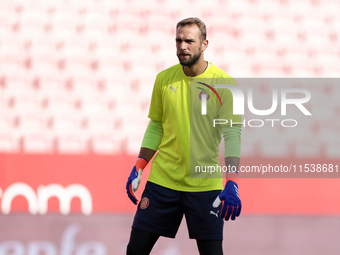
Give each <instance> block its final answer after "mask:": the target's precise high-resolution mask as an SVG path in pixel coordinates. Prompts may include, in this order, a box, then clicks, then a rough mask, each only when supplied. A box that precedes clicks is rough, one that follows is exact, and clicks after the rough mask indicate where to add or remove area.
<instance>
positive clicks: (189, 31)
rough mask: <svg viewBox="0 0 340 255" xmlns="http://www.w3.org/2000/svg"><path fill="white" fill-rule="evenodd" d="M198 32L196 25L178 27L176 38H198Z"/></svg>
mask: <svg viewBox="0 0 340 255" xmlns="http://www.w3.org/2000/svg"><path fill="white" fill-rule="evenodd" d="M199 36H200V30H199V28H198V26H197V25H196V24H192V25H185V26H180V27H178V28H177V30H176V37H192V38H195V37H199Z"/></svg>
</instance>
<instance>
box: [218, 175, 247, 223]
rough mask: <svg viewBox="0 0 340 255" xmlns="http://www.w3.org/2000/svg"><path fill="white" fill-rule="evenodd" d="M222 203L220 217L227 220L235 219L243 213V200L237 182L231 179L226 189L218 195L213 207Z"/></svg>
mask: <svg viewBox="0 0 340 255" xmlns="http://www.w3.org/2000/svg"><path fill="white" fill-rule="evenodd" d="M221 203H222V208H221V213H220V215H219V216H220V217H221V218H224V219H225V220H229V218H231V219H232V220H235V219H236V217H238V216H240V213H241V207H242V206H241V200H240V198H239V196H238V186H237V184H236V183H235V182H233V181H231V180H229V181H228V182H227V184H226V185H225V187H224V190H223V191H222V192H221V193H220V194H219V195H218V196H217V198H216V199H215V201H214V203H213V207H214V208H217V207H218V206H219V205H220V204H221Z"/></svg>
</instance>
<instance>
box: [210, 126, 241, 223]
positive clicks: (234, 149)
mask: <svg viewBox="0 0 340 255" xmlns="http://www.w3.org/2000/svg"><path fill="white" fill-rule="evenodd" d="M222 132H223V138H224V141H225V166H226V167H227V169H228V173H227V175H228V176H227V179H228V180H227V183H226V185H225V188H224V189H223V191H222V192H221V193H220V194H219V196H218V197H217V198H216V200H215V201H214V203H213V206H214V207H215V208H216V207H218V206H219V205H220V204H221V203H222V208H221V213H220V217H221V218H224V219H225V220H229V218H231V219H232V220H235V219H236V217H238V216H239V215H240V213H241V208H242V205H241V200H240V198H239V194H238V184H237V177H238V170H239V164H240V154H241V125H233V126H224V127H222Z"/></svg>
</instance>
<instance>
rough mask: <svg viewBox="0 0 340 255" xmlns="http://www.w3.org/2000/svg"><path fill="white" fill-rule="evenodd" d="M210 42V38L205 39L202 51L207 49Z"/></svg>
mask: <svg viewBox="0 0 340 255" xmlns="http://www.w3.org/2000/svg"><path fill="white" fill-rule="evenodd" d="M208 44H209V41H208V40H204V41H203V42H202V47H201V49H202V51H205V50H206V49H207V47H208Z"/></svg>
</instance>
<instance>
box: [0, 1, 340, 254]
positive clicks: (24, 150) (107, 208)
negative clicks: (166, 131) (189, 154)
mask: <svg viewBox="0 0 340 255" xmlns="http://www.w3.org/2000/svg"><path fill="white" fill-rule="evenodd" d="M339 12H340V1H338V0H323V1H321V0H295V1H292V0H273V1H264V0H247V1H246V0H238V1H237V0H219V1H203V0H182V1H177V0H175V1H170V0H151V1H137V0H121V1H109V0H50V1H42V0H0V226H1V227H0V255H5V254H12V255H14V254H15V255H18V254H20V255H21V254H29V255H57V254H58V255H86V254H88V255H90V254H91V255H99V254H100V255H104V254H105V255H116V254H117V255H118V254H124V253H125V249H126V245H127V242H128V239H129V233H130V227H131V224H132V221H133V217H134V212H135V210H136V207H135V206H134V205H133V204H132V203H131V202H130V201H129V199H128V198H127V195H126V192H125V184H126V180H127V177H128V175H129V174H130V171H131V169H132V166H133V165H134V163H135V160H136V156H137V154H138V152H139V148H140V145H141V141H142V138H143V135H144V131H145V128H146V126H147V124H148V121H149V120H148V118H147V115H148V110H149V103H150V99H151V92H152V88H153V83H154V80H155V77H156V75H157V73H158V72H160V71H162V70H163V69H165V68H167V67H170V66H172V65H174V64H177V63H178V60H177V57H176V54H175V53H176V48H175V27H176V24H177V22H178V21H180V20H182V19H184V18H187V17H192V16H194V17H199V18H200V19H202V20H203V21H204V22H205V24H206V25H207V38H208V40H209V47H208V49H207V51H206V52H205V58H206V60H209V61H210V62H212V63H214V64H215V65H217V66H218V67H220V68H222V69H223V70H224V71H226V72H227V73H228V74H229V75H231V76H232V77H235V78H259V77H261V78H288V77H289V78H337V77H339V73H340V44H339V40H340V30H339V28H340V17H339ZM259 88H260V89H258V90H257V91H256V93H260V94H258V95H261V97H263V98H265V97H268V95H271V91H269V90H268V89H266V87H265V86H262V87H261V86H260V87H259ZM313 91H314V92H312V99H314V100H312V101H311V104H310V105H309V106H310V109H312V112H313V113H316V117H314V118H310V119H308V120H304V121H303V122H302V128H300V129H299V130H298V131H296V132H295V131H293V132H291V133H289V132H284V131H283V130H282V128H281V129H280V128H277V129H273V130H272V131H271V132H265V133H263V131H262V133H261V134H260V133H259V132H258V131H254V130H252V129H249V128H245V129H244V132H243V139H242V155H241V158H242V160H241V164H243V165H254V164H256V165H259V164H261V163H263V164H269V163H271V164H276V165H280V164H287V165H288V164H291V163H293V164H297V165H299V164H311V163H318V164H334V165H336V164H339V162H340V160H339V159H340V140H339V139H340V135H339V134H340V132H339V131H340V123H339V119H340V118H339V116H340V105H339V102H338V98H339V96H340V87H339V83H338V82H337V80H336V79H332V82H327V81H326V82H324V83H323V84H322V85H321V86H318V87H317V88H316V89H315V90H313ZM267 106H268V105H267ZM269 106H270V105H269ZM292 133H293V136H291V135H292ZM288 138H289V139H288ZM149 170H150V164H149V165H148V167H147V168H146V170H145V171H144V175H143V180H142V183H141V186H140V188H139V190H138V192H137V194H138V196H139V197H140V196H141V193H142V191H143V188H144V185H145V182H146V179H147V176H148V172H149ZM339 184H340V181H339V179H337V178H270V179H269V178H252V179H249V178H243V179H240V180H239V186H240V196H241V199H242V202H243V209H242V210H243V212H242V215H241V216H240V218H239V219H237V220H236V221H235V222H226V224H225V229H224V238H225V241H224V250H225V254H229V253H230V254H231V253H233V254H256V255H257V254H309V255H310V254H323V255H324V254H339V250H340V245H339V243H338V242H337V239H338V236H339V234H340V232H339V229H340V217H339V216H340V185H339ZM152 254H162V255H170V254H198V252H197V248H196V244H195V241H194V240H189V238H188V233H187V230H186V225H185V221H183V222H182V225H181V227H180V230H179V233H178V235H177V238H176V239H174V240H173V239H166V238H161V239H160V240H159V242H158V243H157V244H156V246H155V247H154V250H153V253H152Z"/></svg>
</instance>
